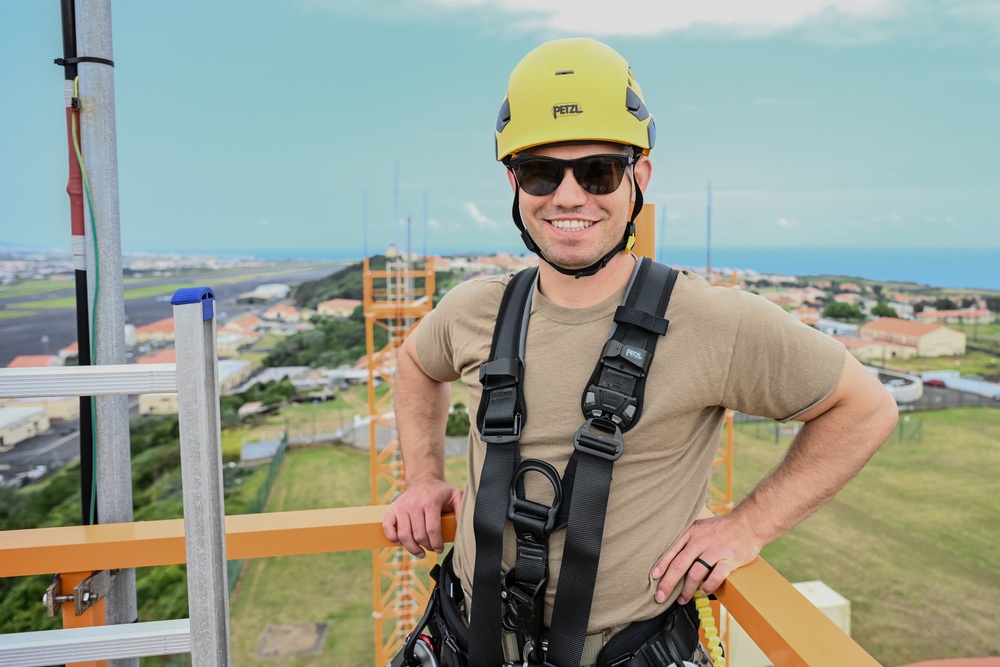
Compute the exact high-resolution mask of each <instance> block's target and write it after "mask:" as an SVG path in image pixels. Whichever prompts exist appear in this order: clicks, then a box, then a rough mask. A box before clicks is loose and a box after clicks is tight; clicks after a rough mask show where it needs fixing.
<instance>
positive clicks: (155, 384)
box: [0, 287, 232, 667]
mask: <svg viewBox="0 0 1000 667" xmlns="http://www.w3.org/2000/svg"><path fill="white" fill-rule="evenodd" d="M171 303H172V305H173V313H174V339H175V346H176V349H177V363H176V364H149V365H108V366H78V367H62V368H26V369H21V368H18V369H13V368H4V369H0V397H4V398H39V397H48V396H101V395H112V394H126V395H128V394H152V393H172V392H176V393H177V400H178V420H179V425H180V448H181V483H182V494H183V504H184V534H185V546H186V551H187V584H188V610H189V613H190V618H187V619H181V620H173V621H153V622H145V623H130V624H127V625H107V626H98V627H89V628H67V629H62V630H45V631H37V632H22V633H13V634H0V667H44V666H47V665H63V664H66V663H74V662H91V661H102V660H114V659H120V658H138V657H143V656H152V655H171V654H176V653H190V654H191V659H192V665H193V666H194V667H225V666H229V665H231V664H232V658H231V655H230V643H229V637H230V631H229V584H228V578H227V575H226V533H225V504H224V501H223V484H222V434H221V422H220V416H219V377H218V374H219V371H218V367H219V365H218V351H217V349H216V320H215V295H214V293H213V292H212V290H211V289H209V288H206V287H196V288H185V289H180V290H178V291H177V292H175V293H174V295H173V297H172V299H171Z"/></svg>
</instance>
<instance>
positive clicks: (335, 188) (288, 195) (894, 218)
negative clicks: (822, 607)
mask: <svg viewBox="0 0 1000 667" xmlns="http://www.w3.org/2000/svg"><path fill="white" fill-rule="evenodd" d="M86 1H91V0H77V5H78V7H79V6H80V5H82V4H83V3H84V2H86ZM111 11H112V39H113V49H114V52H113V58H114V61H115V70H114V71H115V74H114V76H115V79H114V81H115V100H114V103H115V118H116V124H117V134H116V139H117V152H118V179H119V192H120V215H121V219H120V229H121V238H122V247H123V249H124V250H125V251H126V252H129V251H150V252H165V251H183V252H207V253H225V254H240V253H248V254H266V255H267V256H269V257H271V258H280V257H281V256H287V257H297V256H310V257H319V256H330V257H337V258H341V257H343V258H351V257H359V256H361V254H362V252H364V251H365V250H367V251H368V252H369V254H374V253H376V252H381V251H383V250H384V249H385V248H386V247H387V245H388V244H389V243H396V244H397V245H399V246H401V247H404V248H405V247H407V246H409V247H411V248H412V249H413V250H414V251H415V252H423V251H425V250H426V251H428V252H430V253H431V254H448V253H450V252H458V251H488V250H520V249H521V248H522V246H521V245H520V241H519V238H518V235H517V233H516V231H515V230H514V227H513V224H512V223H511V221H510V204H511V192H510V188H509V185H508V183H507V179H506V177H505V174H504V169H503V167H502V165H500V164H499V163H497V162H496V160H495V154H494V143H493V142H494V139H493V128H494V125H495V122H496V116H497V111H498V109H499V107H500V104H501V102H502V100H503V97H504V94H505V92H506V86H507V78H508V76H509V74H510V71H511V70H512V69H513V68H514V66H515V65H516V64H517V63H518V61H519V60H520V59H521V58H522V57H523V56H524V55H525V54H526V53H527V52H528V51H530V50H531V49H532V48H534V47H535V46H537V45H538V44H540V43H542V42H544V41H546V40H549V39H554V38H560V37H571V36H590V37H594V38H597V39H600V40H602V41H604V42H606V43H608V44H609V45H611V46H612V47H614V48H615V49H616V50H618V51H619V52H620V53H621V54H622V55H623V56H624V57H625V59H626V60H627V61H628V62H629V64H630V67H631V69H632V73H633V74H634V76H635V78H636V79H637V80H638V82H639V84H640V86H641V87H642V90H643V93H644V95H645V99H646V104H647V107H648V108H649V110H650V111H651V113H652V114H653V117H654V119H655V120H656V126H657V142H656V146H655V148H654V150H653V153H652V158H653V163H654V169H653V178H652V182H651V183H650V185H649V188H648V190H647V192H646V201H647V202H648V203H652V204H653V205H655V207H656V215H657V230H658V231H657V243H658V244H667V245H671V246H674V247H688V248H697V247H704V246H705V244H706V218H707V213H706V209H707V190H708V187H709V184H710V185H711V191H712V233H711V238H712V244H713V245H717V246H719V247H732V248H747V249H760V248H799V247H802V248H806V247H845V248H846V247H863V248H895V249H899V248H923V249H935V248H939V249H955V248H979V249H983V248H997V249H1000V231H998V230H997V227H998V222H1000V219H998V214H997V211H998V210H1000V160H998V156H1000V4H998V3H996V2H986V1H978V0H966V1H957V0H938V1H930V0H910V1H906V0H899V1H892V2H890V1H885V0H882V1H880V0H780V1H779V0H774V1H769V0H764V1H760V2H753V3H748V2H745V1H741V0H700V1H699V2H693V1H691V2H677V1H664V0H637V1H634V2H621V3H611V2H607V1H606V0H601V1H596V0H548V1H547V2H544V3H539V2H535V1H534V0H378V1H377V2H376V1H371V0H369V1H368V2H365V1H363V0H240V1H239V2H236V1H234V0H213V1H212V2H201V1H198V2H195V1H192V0H172V1H171V2H144V1H139V0H131V1H124V0H118V1H116V2H112V8H111ZM61 39H62V37H61V24H60V16H59V2H58V1H57V0H47V1H45V2H43V1H41V0H0V87H2V90H3V95H2V100H3V103H2V104H0V128H2V130H0V202H2V203H0V244H4V245H8V246H11V245H12V246H28V247H44V248H64V249H69V247H70V238H71V234H70V224H69V206H68V198H67V196H66V193H65V187H66V177H67V162H66V161H67V152H66V138H65V121H64V102H63V72H62V69H61V68H59V67H57V66H55V65H54V64H53V62H52V61H53V59H54V58H56V57H60V56H61V55H62V41H61ZM80 55H85V54H82V53H81V54H80ZM407 220H408V221H409V224H407Z"/></svg>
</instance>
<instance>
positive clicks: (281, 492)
mask: <svg viewBox="0 0 1000 667" xmlns="http://www.w3.org/2000/svg"><path fill="white" fill-rule="evenodd" d="M448 475H449V478H450V479H451V480H453V483H455V484H457V485H461V484H463V483H464V475H465V460H464V457H459V458H449V460H448ZM368 477H369V473H368V456H367V455H366V454H364V453H361V452H358V451H355V450H352V449H348V448H345V447H325V448H317V449H302V450H292V451H291V452H289V454H288V457H287V458H286V462H285V466H284V469H283V470H282V472H281V476H280V477H279V481H278V484H277V485H276V487H275V489H274V491H273V492H272V498H271V502H270V504H269V506H268V511H274V512H278V511H289V510H302V509H319V508H325V507H350V506H357V505H368V504H369V487H368ZM373 595H374V593H373V588H372V554H371V552H369V551H351V552H344V553H332V554H315V555H305V556H285V557H281V558H264V559H258V560H253V561H248V562H247V563H246V565H245V567H244V570H243V573H242V575H241V577H240V581H239V583H238V584H237V587H236V590H235V591H234V593H233V597H232V604H231V612H232V621H231V625H232V655H233V664H234V665H241V666H243V665H273V664H281V665H286V666H289V667H305V666H309V667H312V666H314V665H315V666H318V665H330V664H336V665H359V666H360V665H371V664H373V661H374V655H375V651H374V646H375V630H374V623H373V621H372V617H371V614H372V606H373V604H372V600H373ZM291 623H329V624H330V627H331V630H330V631H329V632H328V633H327V636H326V641H325V643H324V645H323V652H322V653H320V654H315V655H302V656H296V657H287V658H281V659H278V660H277V662H276V659H274V658H269V659H263V660H259V659H257V658H256V651H257V647H258V645H259V643H260V640H261V637H262V634H263V632H264V630H265V629H266V628H267V626H268V625H283V624H291Z"/></svg>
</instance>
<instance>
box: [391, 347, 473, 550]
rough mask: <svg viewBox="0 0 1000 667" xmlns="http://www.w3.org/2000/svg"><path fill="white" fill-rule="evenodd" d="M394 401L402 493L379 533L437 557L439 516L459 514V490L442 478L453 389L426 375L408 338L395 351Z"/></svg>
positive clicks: (439, 530) (438, 548) (439, 528)
mask: <svg viewBox="0 0 1000 667" xmlns="http://www.w3.org/2000/svg"><path fill="white" fill-rule="evenodd" d="M393 399H394V407H395V411H396V428H397V429H398V431H399V444H400V449H401V450H402V454H403V465H404V470H405V473H406V490H405V491H403V493H401V494H400V495H399V496H397V497H396V498H395V499H394V500H393V501H392V504H391V505H390V509H389V511H388V512H386V514H385V519H383V520H382V531H383V532H384V533H385V536H386V538H387V539H389V540H390V541H392V542H395V543H396V544H401V545H402V546H403V547H405V548H406V550H407V551H409V552H410V553H412V554H414V555H416V556H421V557H422V556H423V555H424V550H425V549H430V550H431V551H435V552H437V553H441V552H442V551H443V549H444V540H443V539H442V536H441V513H442V512H445V511H455V512H457V511H458V508H459V504H460V503H461V500H462V491H461V490H459V489H456V488H455V487H453V486H450V485H449V484H448V483H447V482H446V481H445V475H444V436H445V426H446V424H447V422H448V409H449V407H450V405H451V388H450V386H449V385H448V384H447V383H444V382H438V381H437V380H435V379H433V378H431V377H430V376H429V375H427V373H426V372H425V371H424V369H423V367H422V366H421V365H420V362H419V360H418V359H417V355H416V350H415V348H414V342H413V338H412V337H409V338H407V339H406V340H405V341H403V344H402V346H400V349H399V356H398V359H397V366H396V379H395V385H394V387H393Z"/></svg>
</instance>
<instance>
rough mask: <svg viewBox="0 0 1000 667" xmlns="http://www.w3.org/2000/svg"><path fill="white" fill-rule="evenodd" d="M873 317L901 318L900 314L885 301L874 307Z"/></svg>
mask: <svg viewBox="0 0 1000 667" xmlns="http://www.w3.org/2000/svg"><path fill="white" fill-rule="evenodd" d="M872 315H875V316H876V317H899V313H897V312H896V309H895V308H893V307H892V306H890V305H889V304H887V303H886V302H885V301H879V302H878V303H877V304H875V305H874V306H872Z"/></svg>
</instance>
